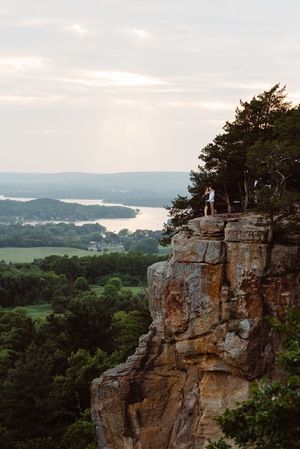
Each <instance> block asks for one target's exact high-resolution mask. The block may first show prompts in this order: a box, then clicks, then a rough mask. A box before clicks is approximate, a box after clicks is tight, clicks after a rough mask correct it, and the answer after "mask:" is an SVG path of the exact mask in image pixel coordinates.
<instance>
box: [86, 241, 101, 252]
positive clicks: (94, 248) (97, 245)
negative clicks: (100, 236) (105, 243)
mask: <svg viewBox="0 0 300 449" xmlns="http://www.w3.org/2000/svg"><path fill="white" fill-rule="evenodd" d="M100 245H101V243H100V242H94V241H91V242H89V246H88V250H89V251H99V250H100Z"/></svg>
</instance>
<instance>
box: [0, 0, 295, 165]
mask: <svg viewBox="0 0 300 449" xmlns="http://www.w3.org/2000/svg"><path fill="white" fill-rule="evenodd" d="M299 15H300V3H299V2H298V1H297V0H286V1H285V2H282V1H281V0H252V1H251V2H248V1H243V0H209V1H205V0H151V1H150V0H89V1H86V0H85V1H84V0H72V1H70V0H42V1H40V0H26V2H25V1H24V0H22V1H21V0H8V1H5V0H2V1H1V0H0V87H1V88H0V132H1V146H0V155H1V166H0V170H1V171H45V172H53V171H90V172H115V171H136V170H170V171H174V170H187V171H189V170H191V169H195V168H196V166H197V163H198V161H197V157H198V155H199V152H200V150H201V148H202V147H203V146H204V145H205V144H207V143H208V142H209V141H210V140H211V139H212V138H213V137H214V136H215V134H216V133H217V132H219V131H220V130H221V128H222V125H223V124H224V122H225V120H226V119H231V118H232V117H233V114H234V109H235V107H236V105H237V104H238V101H239V99H240V98H242V99H249V98H251V96H253V95H254V94H256V93H259V92H260V91H262V90H264V89H267V88H270V87H271V86H272V85H274V84H275V83H277V82H280V83H281V84H282V85H284V84H286V85H287V91H288V93H289V98H290V99H291V100H293V101H294V102H300V85H299V73H300V57H299V55H300V27H299Z"/></svg>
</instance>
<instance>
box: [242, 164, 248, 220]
mask: <svg viewBox="0 0 300 449" xmlns="http://www.w3.org/2000/svg"><path fill="white" fill-rule="evenodd" d="M247 181H248V180H247V173H244V192H245V200H244V207H243V211H244V212H246V210H247V208H248V203H249V190H248V182H247Z"/></svg>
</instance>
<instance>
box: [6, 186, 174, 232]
mask: <svg viewBox="0 0 300 449" xmlns="http://www.w3.org/2000/svg"><path fill="white" fill-rule="evenodd" d="M32 199H34V198H12V197H5V196H3V195H0V200H15V201H30V200H32ZM61 201H64V202H65V203H77V204H83V205H85V206H89V205H97V204H98V205H100V206H125V205H124V204H115V203H104V202H103V200H79V199H67V200H65V199H64V200H61ZM126 207H129V206H126ZM132 208H133V209H139V213H138V215H137V216H136V217H135V218H101V219H98V220H91V221H75V222H74V223H75V224H76V225H78V226H80V225H83V224H86V223H99V224H101V225H102V226H105V227H106V229H108V230H109V231H112V232H119V231H120V230H121V229H125V228H126V229H129V231H136V230H137V229H150V230H152V231H157V230H160V229H162V228H163V224H164V223H165V222H166V221H167V220H168V211H167V210H166V209H164V208H163V207H143V206H134V207H132ZM28 223H29V224H41V223H45V222H38V221H31V222H28Z"/></svg>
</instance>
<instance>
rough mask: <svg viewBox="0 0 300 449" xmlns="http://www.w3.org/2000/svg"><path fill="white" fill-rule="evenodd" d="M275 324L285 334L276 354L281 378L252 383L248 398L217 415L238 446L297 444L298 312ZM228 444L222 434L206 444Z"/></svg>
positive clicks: (281, 448)
mask: <svg viewBox="0 0 300 449" xmlns="http://www.w3.org/2000/svg"><path fill="white" fill-rule="evenodd" d="M274 326H275V328H277V330H278V331H279V332H280V333H281V334H282V335H283V336H284V342H283V351H282V352H281V353H280V354H279V355H278V363H279V365H280V367H281V369H283V371H284V376H283V379H282V380H277V381H273V382H268V381H264V382H262V383H260V384H258V385H255V386H254V388H253V394H252V398H251V399H250V400H248V401H245V402H242V403H241V404H239V406H238V407H237V408H236V409H234V410H226V411H225V413H224V414H223V415H222V416H219V417H217V418H216V420H217V422H218V423H219V424H220V426H221V429H222V431H223V433H224V435H225V437H226V438H230V439H231V440H233V441H234V442H235V444H236V445H237V446H238V447H239V448H241V449H249V448H251V449H299V448H300V421H299V416H300V312H299V311H296V310H293V311H290V312H289V314H288V319H287V321H286V322H285V323H284V324H282V323H279V322H276V323H275V324H274ZM230 448H231V445H230V444H228V443H227V442H226V441H225V440H224V438H222V439H220V440H219V441H218V442H215V443H210V444H209V446H208V449H230Z"/></svg>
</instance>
